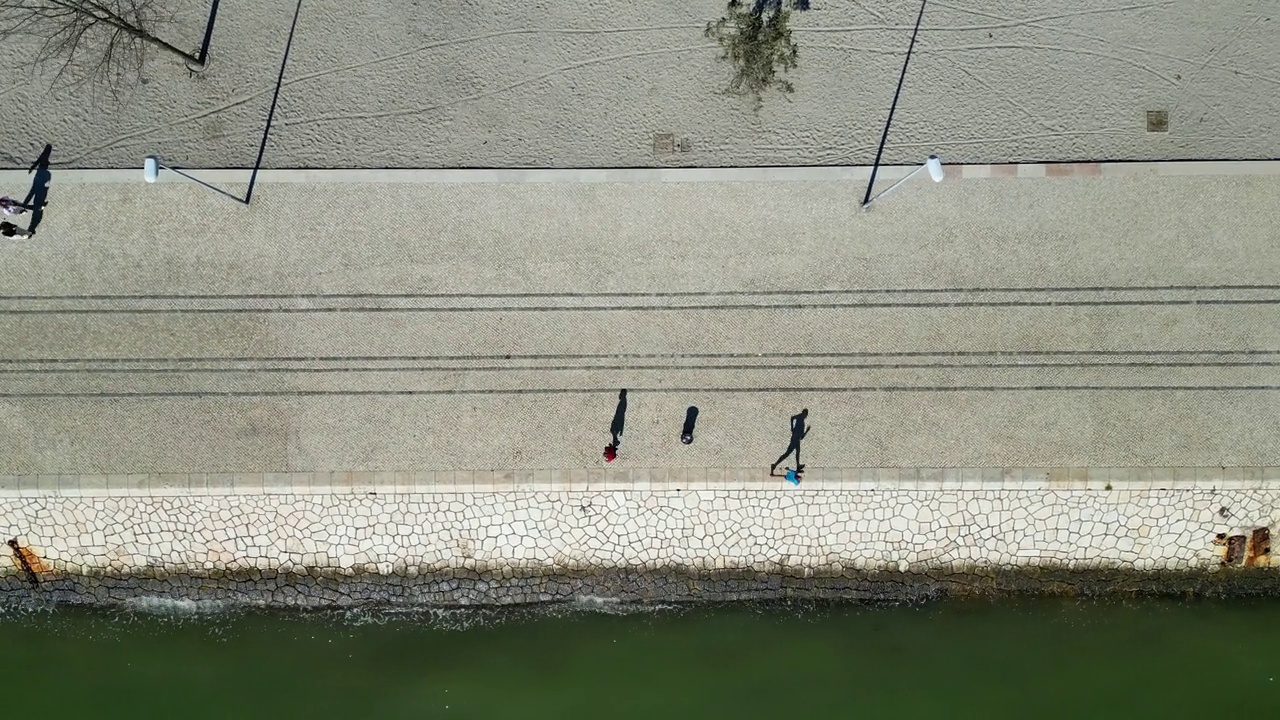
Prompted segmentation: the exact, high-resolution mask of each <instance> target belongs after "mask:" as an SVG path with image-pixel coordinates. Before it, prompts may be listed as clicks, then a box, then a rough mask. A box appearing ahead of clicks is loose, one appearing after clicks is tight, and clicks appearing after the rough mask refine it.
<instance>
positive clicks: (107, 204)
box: [0, 170, 1280, 476]
mask: <svg viewBox="0 0 1280 720" xmlns="http://www.w3.org/2000/svg"><path fill="white" fill-rule="evenodd" d="M862 190H863V185H862V184H861V183H856V182H849V181H844V182H842V181H818V182H789V183H778V184H762V183H733V182H720V183H702V184H688V183H648V184H639V185H632V184H619V183H603V184H573V185H566V184H540V183H532V184H531V183H522V184H475V183H465V184H440V183H432V184H394V183H392V184H387V183H369V184H359V183H355V184H351V183H348V184H341V185H333V184H293V183H278V184H277V183H264V184H262V185H260V186H259V188H258V190H257V194H256V195H255V198H254V202H253V205H252V206H250V207H247V208H246V207H243V206H241V205H238V204H236V203H234V202H231V201H230V200H228V199H227V198H224V197H221V196H219V195H217V194H215V193H213V192H210V191H208V190H207V189H204V188H200V187H198V186H195V185H192V184H189V183H171V182H165V183H161V184H159V185H156V186H145V185H142V184H141V183H140V182H135V183H133V184H111V183H97V184H71V183H60V180H59V175H58V172H57V171H56V170H55V173H54V178H53V184H52V186H51V189H50V203H51V204H50V206H49V209H48V211H47V212H46V217H45V218H44V220H43V223H42V225H41V226H40V229H39V232H38V233H37V235H36V236H35V237H34V238H33V239H31V240H27V241H20V242H15V241H7V242H6V243H5V245H4V246H3V249H2V253H3V254H2V256H0V365H2V370H3V372H0V428H2V429H3V432H4V436H5V438H6V442H5V446H4V449H3V450H0V474H4V475H15V476H16V475H27V476H40V475H99V476H107V475H113V474H129V473H142V474H155V473H200V474H208V473H287V472H303V473H308V472H317V471H318V472H343V473H349V472H393V473H394V472H418V471H431V472H435V471H441V472H445V471H448V472H452V471H457V470H463V471H469V470H480V471H492V470H495V469H498V470H512V471H516V470H521V471H523V470H537V471H545V470H548V469H555V468H562V469H563V468H569V469H573V468H589V467H594V466H597V464H598V463H599V462H600V451H601V449H602V448H603V446H604V444H605V443H606V442H607V440H608V437H609V435H608V432H607V431H608V428H609V424H610V418H611V417H612V416H613V414H614V409H615V403H616V401H617V395H618V389H619V388H628V389H629V390H630V394H629V398H630V399H629V405H628V409H627V412H626V423H625V432H624V434H623V444H622V451H621V457H620V458H619V460H618V462H617V463H616V465H617V466H618V467H619V468H621V469H624V470H631V469H662V468H667V469H671V468H708V469H716V468H718V469H726V468H730V469H731V468H753V467H754V468H760V469H761V470H763V469H764V468H766V467H767V466H768V464H769V463H770V462H772V461H773V460H774V459H775V458H777V456H778V455H779V454H780V453H782V451H783V450H784V449H785V448H786V446H787V444H788V439H789V418H790V417H791V416H792V415H793V414H795V413H798V412H799V411H800V410H801V409H802V408H807V409H808V410H809V415H808V423H809V425H810V426H811V427H812V430H811V432H810V434H809V435H808V436H807V437H806V438H805V440H804V441H803V458H804V462H805V463H806V464H808V465H810V467H812V468H903V467H907V468H921V467H923V468H943V467H953V468H964V467H974V468H984V467H986V468H999V467H1015V468H1021V467H1026V468H1054V467H1058V468H1110V467H1138V468H1141V467H1151V466H1157V467H1173V468H1177V467H1184V468H1185V467H1224V466H1226V467H1251V468H1261V467H1272V466H1278V465H1280V437H1278V436H1277V434H1276V433H1275V432H1274V428H1275V427H1276V426H1277V423H1278V421H1280V404H1277V403H1276V401H1275V400H1276V397H1277V388H1280V374H1278V373H1277V363H1278V362H1280V337H1278V335H1280V330H1277V327H1280V324H1278V323H1277V322H1276V321H1277V319H1280V317H1278V316H1277V310H1276V305H1277V302H1280V285H1277V284H1276V282H1275V278H1276V277H1277V274H1278V273H1277V271H1280V250H1277V248H1276V245H1275V243H1274V237H1273V233H1272V228H1273V227H1274V224H1275V223H1274V217H1273V216H1274V210H1273V199H1274V198H1275V197H1276V193H1277V190H1280V179H1278V178H1276V177H1275V176H1268V175H1260V176H1234V177H1233V176H1221V177H1212V176H1195V177H1147V176H1129V177H1107V176H1099V177H1067V178H1055V179H1045V180H1034V181H1032V180H1027V181H1024V180H974V181H968V180H966V181H963V182H950V181H948V182H944V183H942V184H941V185H937V186H934V185H932V184H930V183H921V184H918V185H913V186H910V187H909V188H907V189H905V190H904V191H903V192H902V193H901V194H899V195H897V196H896V197H893V198H891V201H889V202H886V203H885V204H884V205H883V206H882V207H878V208H876V209H874V210H873V211H871V212H868V213H862V212H860V211H859V210H858V208H857V202H858V200H859V198H860V197H861V194H862ZM689 406H697V407H698V408H699V409H700V414H699V419H698V424H697V430H696V437H697V439H696V441H695V442H694V444H693V445H690V446H685V445H681V444H680V443H679V441H678V436H679V434H680V429H681V423H682V420H683V419H684V417H685V411H686V408H688V407H689Z"/></svg>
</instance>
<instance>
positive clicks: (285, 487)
mask: <svg viewBox="0 0 1280 720" xmlns="http://www.w3.org/2000/svg"><path fill="white" fill-rule="evenodd" d="M1277 486H1280V467H1050V468H1030V467H1024V468H1013V467H1007V468H999V467H988V468H930V467H899V468H822V467H809V468H807V470H806V471H805V475H804V479H803V481H802V487H803V488H804V489H806V490H922V491H935V490H943V491H946V490H958V491H983V490H1046V491H1052V490H1108V489H1114V490H1153V489H1159V490H1260V489H1266V488H1272V487H1277ZM790 487H791V486H790V485H788V484H787V483H786V482H785V481H784V480H783V478H780V477H774V476H771V475H770V474H769V473H768V471H767V470H766V469H764V468H674V469H673V468H617V467H605V468H573V469H542V470H445V471H431V470H428V471H414V472H383V471H376V472H366V471H342V472H323V471H322V472H274V473H271V472H269V473H129V474H124V473H121V474H107V475H52V474H49V475H0V497H95V496H121V497H123V496H147V497H151V496H166V495H363V494H367V493H374V494H377V493H385V494H392V493H401V494H403V493H474V492H495V493H498V492H566V491H571V492H572V491H600V490H654V491H668V490H768V489H775V488H776V489H778V490H785V489H788V488H790Z"/></svg>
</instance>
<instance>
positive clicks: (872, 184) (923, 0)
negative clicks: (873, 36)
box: [862, 0, 929, 207]
mask: <svg viewBox="0 0 1280 720" xmlns="http://www.w3.org/2000/svg"><path fill="white" fill-rule="evenodd" d="M928 2H929V0H920V14H919V15H916V27H915V29H914V30H912V31H911V44H910V45H908V46H907V58H906V59H905V60H903V61H902V74H901V75H899V76H898V89H897V90H894V91H893V103H892V104H891V105H889V119H888V120H886V121H885V123H884V132H883V133H881V135H880V147H879V148H877V149H876V161H875V163H873V164H872V165H871V179H870V180H869V181H867V194H866V195H865V196H864V197H863V198H862V206H863V207H866V206H867V203H869V202H871V189H872V188H874V187H875V185H876V172H877V171H878V170H879V169H880V158H881V157H883V156H884V144H885V141H887V140H888V139H889V126H890V125H892V124H893V111H894V110H896V109H898V96H900V95H902V83H903V81H905V80H906V79H907V65H908V64H910V63H911V51H912V50H914V49H915V47H916V35H919V34H920V21H921V20H923V19H924V6H925V5H927V4H928Z"/></svg>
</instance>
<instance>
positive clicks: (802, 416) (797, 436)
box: [769, 408, 809, 473]
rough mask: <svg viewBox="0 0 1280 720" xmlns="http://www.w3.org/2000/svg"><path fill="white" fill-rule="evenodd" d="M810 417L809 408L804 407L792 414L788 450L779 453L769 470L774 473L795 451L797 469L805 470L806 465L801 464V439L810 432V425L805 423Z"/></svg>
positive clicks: (799, 470)
mask: <svg viewBox="0 0 1280 720" xmlns="http://www.w3.org/2000/svg"><path fill="white" fill-rule="evenodd" d="M808 417H809V409H808V408H804V409H802V410H801V411H800V412H798V413H796V414H795V415H792V416H791V442H790V443H789V444H788V445H787V450H786V452H784V453H782V454H781V455H779V456H778V459H777V460H776V461H774V463H773V464H772V465H770V466H769V472H771V473H772V472H773V471H774V470H777V469H778V466H779V465H781V464H782V462H783V461H784V460H786V459H787V457H788V456H789V455H791V453H793V452H794V453H795V454H796V471H797V472H802V471H803V470H804V465H801V464H800V441H801V440H804V436H805V435H808V434H809V426H808V425H807V424H806V423H805V420H806V419H807V418H808Z"/></svg>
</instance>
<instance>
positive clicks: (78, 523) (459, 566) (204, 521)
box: [0, 489, 1280, 606]
mask: <svg viewBox="0 0 1280 720" xmlns="http://www.w3.org/2000/svg"><path fill="white" fill-rule="evenodd" d="M1278 500H1280V490H1274V491H1273V490H1262V489H1240V490H1210V489H1182V490H1141V491H1138V490H1071V491H1019V490H1000V491H996V490H991V491H960V490H932V491H924V490H914V491H908V490H861V491H831V490H805V489H787V490H738V491H734V490H715V491H705V490H704V491H690V490H684V491H675V490H670V491H642V490H630V491H628V490H616V491H595V492H593V491H579V492H517V491H512V492H480V493H414V494H383V493H378V492H376V491H371V492H368V493H365V494H362V495H338V494H321V495H212V496H200V497H196V496H184V495H176V496H164V497H146V496H122V497H102V496H98V497H90V496H84V497H55V496H40V497H4V498H0V532H2V533H3V534H4V536H5V538H6V539H8V538H11V537H12V538H16V539H17V540H18V543H19V546H20V547H21V548H25V549H27V550H29V553H30V556H31V557H32V558H34V559H35V565H36V567H35V568H34V575H35V577H34V578H32V577H31V575H32V574H33V573H29V572H27V571H26V569H25V568H24V567H22V565H21V563H20V562H18V561H17V560H15V562H14V563H12V566H11V567H6V568H4V570H3V571H2V574H0V597H7V598H9V599H36V600H40V599H46V600H54V601H61V602H112V601H127V600H129V599H131V598H134V597H138V596H140V595H149V596H160V597H167V598H173V599H190V600H229V601H240V602H251V603H265V604H271V605H283V606H308V605H332V604H356V603H367V602H378V603H391V604H396V603H401V604H443V605H456V604H478V603H525V602H544V601H556V600H569V599H573V598H575V597H580V596H584V595H591V596H603V597H611V598H618V599H622V600H696V599H713V600H722V599H741V598H761V597H778V596H816V597H882V598H904V597H916V596H919V595H921V594H929V593H935V592H939V591H963V592H985V591H1001V590H1013V591H1017V590H1023V591H1035V592H1107V591H1115V590H1154V591H1203V592H1233V593H1234V592H1273V591H1276V590H1280V582H1278V581H1277V577H1278V576H1280V572H1277V570H1276V569H1275V568H1274V567H1272V565H1273V561H1272V559H1271V557H1270V555H1269V553H1264V552H1262V551H1264V550H1266V548H1263V547H1254V543H1253V542H1250V543H1249V547H1248V548H1247V549H1246V548H1245V546H1244V545H1239V546H1238V547H1237V546H1235V545H1234V544H1232V543H1227V542H1226V540H1225V539H1226V538H1228V537H1238V536H1241V535H1244V536H1246V537H1248V538H1250V539H1253V538H1255V537H1257V538H1261V537H1263V536H1262V535H1256V533H1257V532H1258V531H1259V530H1260V529H1262V528H1267V529H1268V530H1269V529H1273V528H1274V527H1276V526H1277V523H1278V521H1280V510H1278V508H1280V505H1278V503H1277V501H1278ZM1264 534H1265V533H1264ZM1232 542H1233V543H1234V541H1232ZM1228 544H1232V552H1234V553H1236V554H1237V555H1238V557H1233V558H1231V560H1232V565H1233V566H1231V567H1223V559H1224V558H1223V555H1224V552H1226V551H1227V545H1228ZM1260 553H1261V554H1260ZM1246 554H1247V555H1248V557H1245V555H1246ZM1236 566H1239V567H1236ZM1246 566H1252V567H1246ZM32 580H34V581H35V582H34V584H33V583H32V582H31V581H32Z"/></svg>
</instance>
